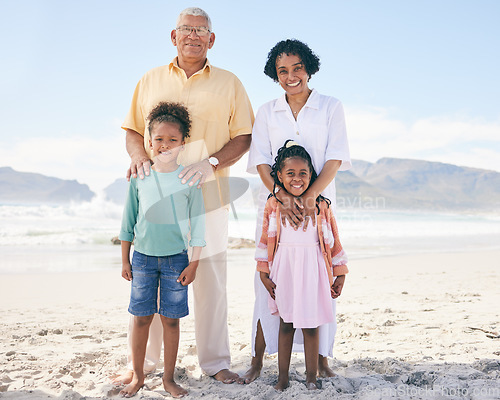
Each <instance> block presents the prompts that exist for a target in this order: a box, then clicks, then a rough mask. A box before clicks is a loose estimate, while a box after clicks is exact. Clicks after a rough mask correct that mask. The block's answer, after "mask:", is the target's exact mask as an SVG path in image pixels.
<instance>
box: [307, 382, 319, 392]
mask: <svg viewBox="0 0 500 400" xmlns="http://www.w3.org/2000/svg"><path fill="white" fill-rule="evenodd" d="M306 388H307V389H309V390H316V389H318V383H317V382H306Z"/></svg>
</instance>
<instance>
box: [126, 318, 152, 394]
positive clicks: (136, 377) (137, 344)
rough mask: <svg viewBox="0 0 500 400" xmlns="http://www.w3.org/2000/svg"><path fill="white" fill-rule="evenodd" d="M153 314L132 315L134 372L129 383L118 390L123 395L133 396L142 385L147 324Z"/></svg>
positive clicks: (147, 331) (147, 333) (147, 334)
mask: <svg viewBox="0 0 500 400" xmlns="http://www.w3.org/2000/svg"><path fill="white" fill-rule="evenodd" d="M153 316H154V315H147V316H145V317H137V316H135V317H134V326H133V328H132V349H131V350H132V367H133V368H134V374H133V377H132V380H131V381H130V383H129V384H128V385H127V386H126V387H125V388H124V389H123V390H121V391H120V394H121V395H122V396H123V397H132V396H134V395H135V394H136V393H137V392H138V391H139V389H140V388H141V387H142V386H143V385H144V358H145V357H146V346H147V343H148V336H149V326H150V325H151V321H153Z"/></svg>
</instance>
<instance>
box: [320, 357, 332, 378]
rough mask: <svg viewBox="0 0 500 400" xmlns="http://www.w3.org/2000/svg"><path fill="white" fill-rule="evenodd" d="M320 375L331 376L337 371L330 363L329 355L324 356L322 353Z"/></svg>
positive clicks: (323, 376)
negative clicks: (334, 370)
mask: <svg viewBox="0 0 500 400" xmlns="http://www.w3.org/2000/svg"><path fill="white" fill-rule="evenodd" d="M318 376H320V377H322V378H331V377H334V376H335V372H333V370H332V369H331V368H330V366H329V365H328V357H323V356H322V355H321V354H320V355H319V359H318Z"/></svg>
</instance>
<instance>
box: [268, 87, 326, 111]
mask: <svg viewBox="0 0 500 400" xmlns="http://www.w3.org/2000/svg"><path fill="white" fill-rule="evenodd" d="M304 107H307V108H314V109H316V110H319V93H318V92H317V91H316V89H312V90H311V94H310V95H309V98H308V99H307V101H306V104H304ZM289 108H290V106H289V105H288V103H287V102H286V94H285V93H283V96H281V97H279V98H278V99H277V100H276V103H275V104H274V109H273V111H286V110H288V109H289Z"/></svg>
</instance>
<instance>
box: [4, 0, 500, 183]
mask: <svg viewBox="0 0 500 400" xmlns="http://www.w3.org/2000/svg"><path fill="white" fill-rule="evenodd" d="M193 5H196V6H200V7H202V8H204V9H205V10H206V11H207V12H208V13H209V14H210V15H211V18H212V22H213V29H214V32H215V34H216V41H215V45H214V47H213V49H212V50H210V51H209V59H210V61H211V62H212V63H213V64H214V65H217V66H219V67H221V68H225V69H229V70H230V71H232V72H234V73H235V74H236V75H237V76H238V77H239V78H240V80H241V81H242V82H243V84H244V85H245V87H246V89H247V92H248V94H249V96H250V99H251V101H252V104H253V106H254V109H255V110H257V108H258V107H259V106H260V105H261V104H263V103H264V102H266V101H268V100H270V99H272V98H275V97H278V96H280V95H281V94H282V90H281V89H280V88H279V86H278V85H277V84H275V83H274V82H272V81H271V80H270V79H269V78H268V77H266V76H265V75H264V74H263V72H262V70H263V66H264V62H265V59H266V55H267V52H268V51H269V50H270V48H271V47H272V46H273V45H274V44H275V43H276V42H277V41H279V40H282V39H285V38H292V37H294V38H297V39H300V40H302V41H304V42H306V43H308V44H309V45H310V46H311V48H313V50H314V51H315V52H316V53H317V54H318V55H319V56H320V58H321V63H322V64H321V69H320V71H319V72H318V73H317V74H316V75H315V76H314V77H313V78H312V80H311V82H310V87H314V88H316V89H317V90H318V91H320V92H321V93H324V94H328V95H332V96H334V97H337V98H339V99H340V100H341V101H342V102H343V103H344V106H345V109H346V119H347V124H348V135H349V140H350V146H351V156H352V157H353V158H354V159H364V160H368V161H372V162H374V161H376V160H378V159H380V158H382V157H386V156H388V157H400V158H418V159H426V160H432V161H441V162H449V163H454V164H458V165H466V166H472V167H478V168H487V169H493V170H497V171H500V77H499V75H498V70H499V68H500V52H499V51H498V49H499V48H500V25H499V24H498V21H499V20H500V2H498V1H495V0H490V1H486V0H477V1H472V0H469V1H463V0H433V1H427V0H419V1H413V0H406V1H403V0H400V1H396V0H378V1H369V0H364V1H361V0H341V1H314V0H311V1H307V2H304V1H296V0H291V1H287V2H271V1H261V0H259V1H253V2H242V3H239V2H234V1H220V0H218V1H198V2H195V3H193V2H191V1H189V2H186V1H175V2H174V1H165V0H164V1H156V0H155V1H153V0H150V1H148V0H142V1H139V0H136V1H131V0H128V1H127V0H120V1H118V0H113V1H105V0H101V1H93V0H86V1H49V0H26V1H25V0H1V1H0V50H1V54H2V62H1V63H0V93H1V95H0V113H1V119H0V124H1V134H0V166H6V165H9V166H12V167H14V168H15V169H18V170H21V171H32V172H40V173H44V174H47V175H52V176H58V177H62V178H66V179H78V180H79V181H80V182H83V183H87V184H89V185H90V186H91V187H92V188H93V189H98V188H101V187H103V186H105V185H106V184H108V183H110V182H112V181H113V180H114V179H115V178H117V177H121V176H123V175H124V173H125V170H126V168H127V165H128V158H127V155H126V153H125V149H124V136H123V134H122V132H121V130H120V128H119V127H120V123H121V121H122V120H123V118H124V116H125V114H126V112H127V110H128V107H129V103H130V99H131V96H132V92H133V89H134V87H135V85H136V83H137V81H138V80H139V79H140V77H141V76H142V74H143V73H144V72H146V71H147V70H148V69H150V68H153V67H155V66H158V65H162V64H166V63H168V62H169V61H170V60H171V59H172V58H173V57H174V56H175V54H176V51H175V50H176V49H175V47H173V45H172V44H171V42H170V31H171V29H172V28H173V27H174V25H175V20H176V17H177V15H178V14H179V12H180V11H181V10H182V9H184V8H185V7H188V6H193ZM243 167H244V163H241V162H240V164H239V165H237V167H236V168H234V169H235V171H236V173H238V174H241V173H242V171H243V169H244V168H243Z"/></svg>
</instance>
